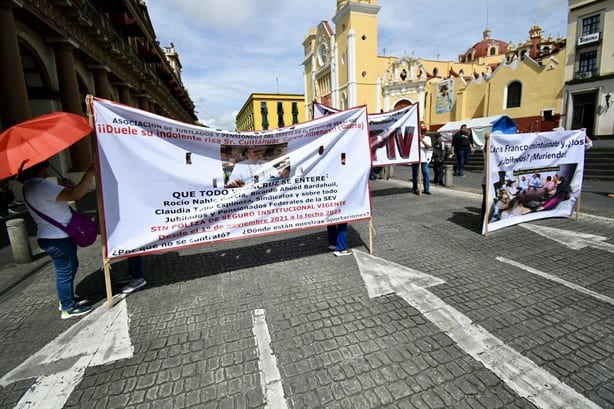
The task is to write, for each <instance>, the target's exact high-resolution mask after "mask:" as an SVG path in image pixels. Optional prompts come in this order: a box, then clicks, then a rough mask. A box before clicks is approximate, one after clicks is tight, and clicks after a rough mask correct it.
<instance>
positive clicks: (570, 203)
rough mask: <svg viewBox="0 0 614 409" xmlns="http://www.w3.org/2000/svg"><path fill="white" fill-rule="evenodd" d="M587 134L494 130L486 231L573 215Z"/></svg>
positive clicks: (579, 131) (489, 167) (484, 228)
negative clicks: (518, 132) (514, 132)
mask: <svg viewBox="0 0 614 409" xmlns="http://www.w3.org/2000/svg"><path fill="white" fill-rule="evenodd" d="M585 139H586V132H585V131H584V130H575V131H551V132H537V133H523V134H502V133H499V132H493V133H492V134H491V136H490V147H489V152H488V157H487V160H488V163H487V169H488V172H489V185H488V186H487V187H486V188H487V192H486V193H487V194H486V197H487V209H486V211H487V214H486V217H485V220H484V226H483V229H482V233H483V234H485V233H486V231H493V230H497V229H501V228H503V227H506V226H511V225H514V224H518V223H522V222H526V221H531V220H537V219H544V218H547V217H571V215H572V214H573V211H574V209H575V207H576V202H577V200H578V197H579V195H580V192H581V190H582V178H583V177H584V151H585V150H586V147H585Z"/></svg>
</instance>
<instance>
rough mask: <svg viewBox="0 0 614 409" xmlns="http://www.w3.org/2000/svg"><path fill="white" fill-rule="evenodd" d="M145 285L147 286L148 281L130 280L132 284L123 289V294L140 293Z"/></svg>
mask: <svg viewBox="0 0 614 409" xmlns="http://www.w3.org/2000/svg"><path fill="white" fill-rule="evenodd" d="M145 285H147V281H145V279H144V278H139V279H135V280H130V283H128V285H127V286H125V287H124V288H122V293H124V294H130V293H133V292H135V291H138V290H140V289H141V288H143V287H145Z"/></svg>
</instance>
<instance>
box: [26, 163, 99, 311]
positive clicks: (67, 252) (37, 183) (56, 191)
mask: <svg viewBox="0 0 614 409" xmlns="http://www.w3.org/2000/svg"><path fill="white" fill-rule="evenodd" d="M48 167H49V165H48V164H47V162H43V163H40V164H37V165H34V166H32V167H31V168H28V169H26V170H24V171H22V172H20V174H19V175H18V177H17V178H18V180H19V181H20V182H22V183H23V195H24V201H25V202H26V206H27V208H28V211H29V212H30V215H31V216H32V219H34V221H35V222H36V226H37V228H38V231H37V237H38V245H39V247H40V248H41V249H43V250H44V251H45V252H47V253H48V254H49V255H50V256H51V260H52V261H53V266H54V268H55V282H56V289H57V292H58V298H59V300H60V309H61V314H60V318H62V319H67V318H71V317H78V316H80V315H83V314H87V313H88V312H90V311H91V310H92V307H91V306H90V305H85V304H82V303H80V302H79V300H76V299H75V295H74V281H75V275H76V274H77V269H78V268H79V259H78V258H77V246H76V245H75V243H73V241H72V239H71V238H70V237H69V236H68V234H67V233H66V232H65V231H64V230H62V229H60V228H59V227H56V226H55V225H53V224H52V223H50V222H48V221H47V220H45V219H43V218H42V217H40V216H39V215H38V214H36V212H35V211H33V210H32V208H31V207H33V208H35V209H36V210H38V211H39V212H40V213H42V214H44V215H46V216H48V217H50V218H52V219H54V220H56V221H57V222H58V223H60V224H62V225H64V226H66V225H68V223H69V222H70V220H71V218H72V213H71V211H70V208H69V206H68V202H73V201H77V200H79V199H81V198H82V197H83V196H85V194H86V193H87V191H88V189H89V186H90V183H91V182H92V179H93V178H94V176H95V175H96V173H97V168H96V166H95V165H92V166H90V167H89V168H88V169H87V171H86V172H85V174H84V175H83V178H82V179H81V181H80V182H79V183H78V184H77V185H74V184H73V183H72V182H70V181H69V180H64V182H63V184H64V185H59V184H57V183H53V182H50V181H49V180H47V178H48V177H49V171H48Z"/></svg>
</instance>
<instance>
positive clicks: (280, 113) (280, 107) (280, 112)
mask: <svg viewBox="0 0 614 409" xmlns="http://www.w3.org/2000/svg"><path fill="white" fill-rule="evenodd" d="M283 126H286V124H285V122H284V103H283V102H281V101H277V127H278V128H281V127H283Z"/></svg>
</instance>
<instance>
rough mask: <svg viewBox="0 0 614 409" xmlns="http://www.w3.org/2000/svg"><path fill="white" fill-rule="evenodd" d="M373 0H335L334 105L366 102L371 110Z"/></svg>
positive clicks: (374, 52)
mask: <svg viewBox="0 0 614 409" xmlns="http://www.w3.org/2000/svg"><path fill="white" fill-rule="evenodd" d="M377 3H378V1H377V0H337V12H336V14H335V16H334V17H333V22H334V23H335V38H336V47H335V48H336V56H337V58H336V61H335V62H336V76H337V81H336V83H337V88H338V106H337V108H340V109H347V108H351V107H354V106H358V105H367V111H368V112H375V111H374V110H375V108H376V98H377V81H378V73H377V71H376V67H377V49H378V42H377V24H378V22H377V14H378V12H379V10H380V6H379V5H378V4H377Z"/></svg>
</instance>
